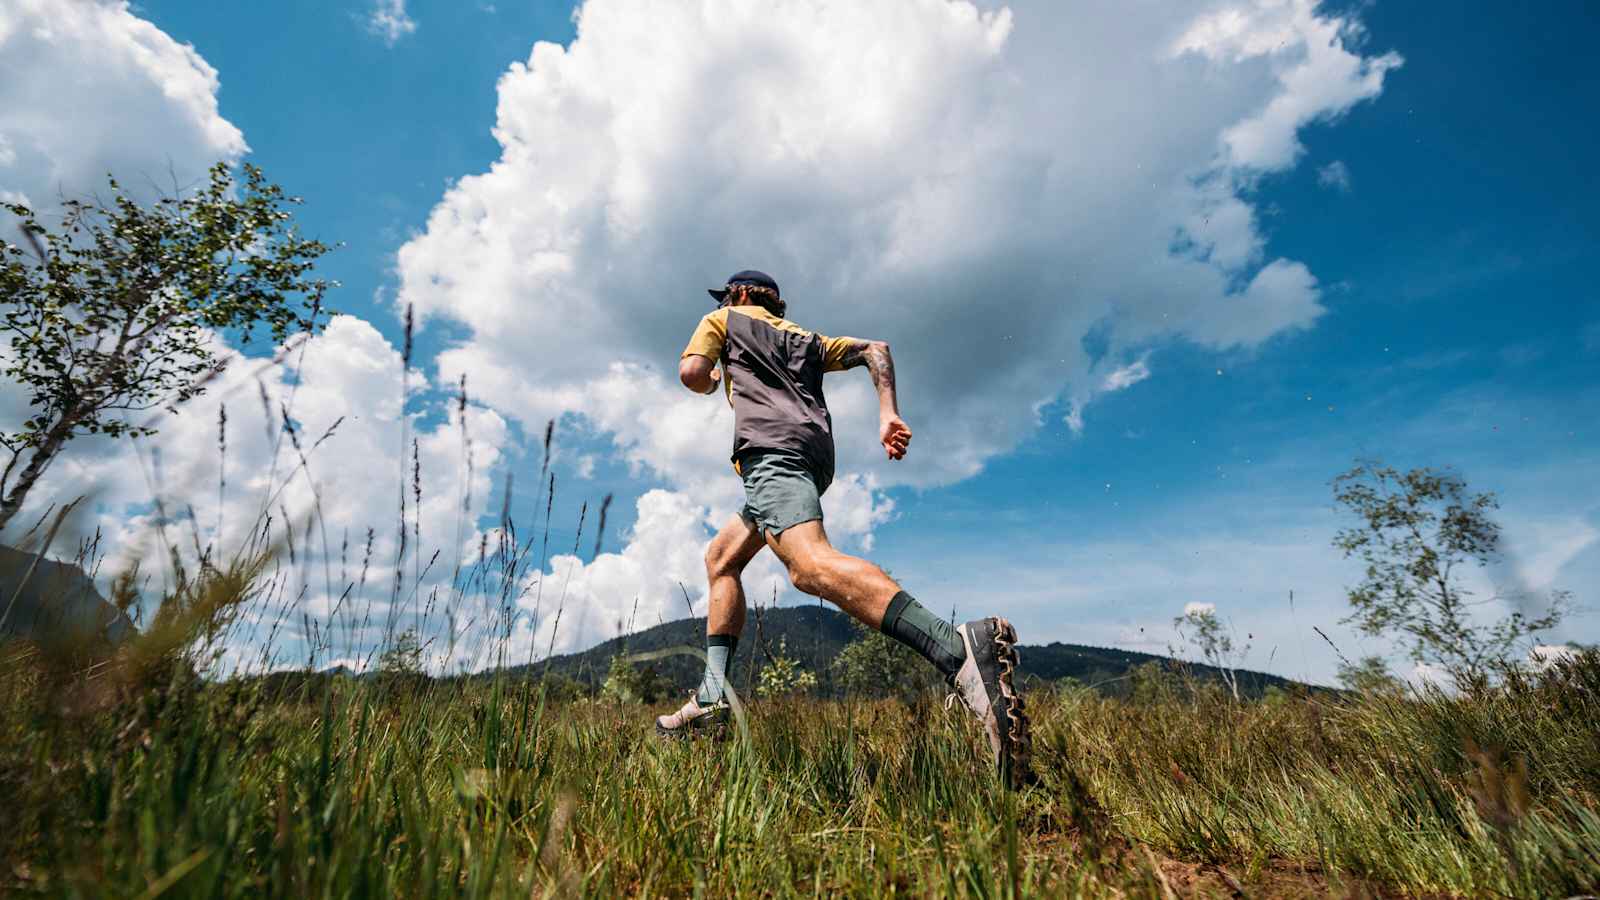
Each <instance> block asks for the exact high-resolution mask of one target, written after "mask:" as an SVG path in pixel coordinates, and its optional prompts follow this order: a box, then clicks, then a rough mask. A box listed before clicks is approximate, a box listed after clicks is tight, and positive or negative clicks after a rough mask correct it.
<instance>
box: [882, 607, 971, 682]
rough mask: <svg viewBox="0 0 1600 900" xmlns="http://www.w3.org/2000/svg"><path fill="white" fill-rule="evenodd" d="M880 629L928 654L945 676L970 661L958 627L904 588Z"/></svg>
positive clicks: (888, 611) (886, 614) (935, 666)
mask: <svg viewBox="0 0 1600 900" xmlns="http://www.w3.org/2000/svg"><path fill="white" fill-rule="evenodd" d="M878 630H879V631H882V632H883V633H884V634H887V635H888V636H890V637H892V638H894V639H895V640H897V641H899V642H900V643H902V644H906V645H908V646H910V647H911V648H912V649H913V650H916V651H917V652H918V653H921V654H922V655H923V656H925V657H927V659H928V662H931V663H933V666H934V668H936V669H938V670H939V673H940V674H941V675H943V676H944V677H945V678H949V677H951V676H952V675H954V674H955V673H956V671H957V670H958V669H960V668H961V664H962V663H964V662H966V660H967V647H966V644H965V643H963V642H962V640H961V635H959V634H957V633H956V629H955V627H954V626H952V625H951V624H950V623H949V622H946V621H945V620H943V619H941V618H939V617H938V616H936V615H934V614H933V613H931V612H929V611H928V609H927V607H925V606H923V605H922V604H921V603H918V602H917V601H916V600H914V599H912V597H911V595H910V594H908V593H906V592H905V591H901V592H900V593H898V594H895V595H894V599H893V600H890V601H889V608H888V609H887V610H884V613H883V624H882V625H880V626H878Z"/></svg>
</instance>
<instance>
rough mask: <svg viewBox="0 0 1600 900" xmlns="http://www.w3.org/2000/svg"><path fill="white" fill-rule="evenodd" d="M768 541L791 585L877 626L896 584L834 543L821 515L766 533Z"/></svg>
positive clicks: (891, 598) (854, 617)
mask: <svg viewBox="0 0 1600 900" xmlns="http://www.w3.org/2000/svg"><path fill="white" fill-rule="evenodd" d="M767 546H769V547H771V548H772V552H773V553H776V554H777V555H778V559H780V560H782V561H783V564H784V565H785V566H787V567H788V569H789V580H790V581H791V582H793V583H794V586H795V588H796V589H798V590H801V591H804V592H805V593H807V594H810V595H812V596H813V597H821V598H823V599H824V600H827V601H828V602H829V603H832V604H834V605H835V606H837V607H839V608H840V609H842V610H844V611H845V613H847V614H848V615H849V616H850V617H851V618H853V619H855V620H856V621H858V622H861V623H862V624H863V625H869V626H871V627H872V628H879V627H882V625H883V614H884V611H885V610H887V609H888V608H889V601H890V600H893V599H894V595H895V594H898V593H900V585H898V584H896V583H895V581H894V579H893V578H890V577H889V576H888V574H887V573H885V572H884V571H883V570H882V569H880V568H878V567H877V566H875V565H873V564H872V563H870V562H867V561H866V560H864V559H859V558H857V557H854V556H851V555H849V554H848V553H842V552H840V551H839V550H837V549H835V548H834V546H833V544H832V543H830V542H829V541H828V534H827V532H826V531H824V530H823V528H822V522H820V521H811V522H801V523H800V524H799V525H794V526H791V527H789V528H787V529H785V530H784V532H783V533H782V534H780V535H772V534H770V533H769V534H768V535H767Z"/></svg>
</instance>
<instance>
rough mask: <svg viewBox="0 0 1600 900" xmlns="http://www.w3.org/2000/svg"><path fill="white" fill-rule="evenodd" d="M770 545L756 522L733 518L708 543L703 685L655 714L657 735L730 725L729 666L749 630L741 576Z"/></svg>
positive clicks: (689, 733) (713, 730)
mask: <svg viewBox="0 0 1600 900" xmlns="http://www.w3.org/2000/svg"><path fill="white" fill-rule="evenodd" d="M764 546H766V544H765V543H764V542H763V541H762V539H761V533H760V532H759V531H757V530H756V527H755V526H754V525H751V524H750V523H749V522H746V521H745V520H744V518H743V517H741V516H734V517H733V518H732V519H731V520H729V522H728V524H726V525H724V526H722V530H721V531H719V532H717V536H716V537H714V538H712V539H711V544H710V545H709V546H708V547H706V580H707V581H708V582H709V584H710V590H708V591H707V593H706V666H705V671H704V674H703V675H702V676H701V678H700V687H699V688H698V689H696V690H695V692H694V696H693V697H690V698H689V701H688V702H687V703H685V704H684V705H683V707H682V708H681V709H679V710H678V711H677V712H674V713H671V714H669V715H664V716H658V717H657V718H656V733H657V734H660V735H662V736H664V737H672V738H681V737H687V736H689V735H693V734H697V733H705V732H707V731H712V732H713V733H714V732H716V731H718V730H720V729H721V728H722V727H723V726H725V725H726V723H727V717H728V706H727V704H725V703H723V699H724V694H725V690H726V688H727V684H728V667H729V665H730V663H731V662H732V661H733V654H734V651H735V650H737V649H738V646H739V634H740V633H741V632H743V631H744V614H745V602H744V586H743V585H742V584H740V583H739V576H740V574H742V573H743V572H744V567H745V566H747V565H749V563H750V560H751V559H753V558H754V557H755V555H756V554H757V553H760V552H761V548H762V547H764Z"/></svg>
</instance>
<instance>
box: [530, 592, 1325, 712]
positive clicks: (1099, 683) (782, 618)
mask: <svg viewBox="0 0 1600 900" xmlns="http://www.w3.org/2000/svg"><path fill="white" fill-rule="evenodd" d="M705 621H706V620H705V619H700V618H696V619H679V620H677V621H673V622H666V623H663V624H661V625H656V626H654V627H651V628H646V629H644V630H643V631H638V632H635V633H633V634H630V635H626V636H623V637H618V638H612V639H611V640H609V641H606V642H604V643H602V644H598V645H596V646H594V647H590V648H589V649H588V650H584V651H583V652H581V653H570V654H566V655H563V656H556V657H552V658H551V659H550V660H549V661H548V663H546V662H543V661H541V662H537V663H534V664H533V666H532V667H531V669H530V667H528V666H518V667H515V668H514V669H512V671H514V672H518V673H527V674H533V675H538V674H539V673H541V672H543V671H545V667H546V665H548V667H549V671H550V672H551V673H552V674H557V675H562V676H565V677H568V678H573V679H575V680H577V681H578V682H579V683H581V684H583V685H584V686H586V687H588V688H590V689H593V688H595V687H598V686H599V684H600V683H601V682H603V681H604V680H605V677H606V673H607V671H608V670H609V669H610V665H611V658H612V657H613V656H615V655H617V654H618V653H627V654H629V655H637V654H648V653H651V652H654V651H661V650H670V649H673V648H680V647H694V648H704V646H705V627H706V626H705ZM860 634H861V632H860V630H859V628H858V627H857V626H856V625H855V624H854V623H853V622H852V621H851V620H850V618H849V617H847V616H845V615H844V614H843V613H840V612H838V611H837V610H834V609H832V608H829V607H819V606H783V607H776V608H772V609H763V610H761V613H760V616H759V619H758V617H757V614H756V609H755V607H751V609H750V615H749V616H748V617H747V619H746V621H745V629H744V634H743V636H742V637H741V638H740V639H739V651H738V655H737V657H735V660H734V666H733V672H732V681H733V684H734V686H735V687H738V688H742V687H744V686H745V685H746V684H747V683H749V682H753V681H754V677H755V674H756V673H757V672H759V670H760V667H761V664H762V663H764V662H765V658H764V653H763V652H762V650H761V647H760V643H761V639H762V638H763V637H764V639H765V643H766V645H767V646H769V647H771V648H772V649H773V651H774V652H776V651H777V649H778V647H779V646H780V644H781V645H784V646H786V647H787V648H788V655H789V656H791V657H794V658H796V659H798V660H799V661H800V662H801V664H802V665H804V666H805V667H806V668H808V669H810V670H811V671H813V672H815V673H816V674H817V678H818V682H819V684H818V686H819V687H820V688H821V689H822V690H823V691H824V692H829V691H831V690H832V687H833V685H832V680H833V679H832V671H831V664H832V663H833V660H834V658H835V657H836V656H838V655H839V651H840V650H842V649H843V648H844V646H845V645H846V644H848V643H850V642H851V641H853V640H855V639H856V638H857V637H858V636H859V635H860ZM1017 650H1018V653H1019V654H1020V655H1021V657H1022V677H1023V678H1024V680H1025V681H1026V680H1033V679H1039V680H1044V681H1055V680H1057V679H1061V678H1075V679H1077V680H1079V681H1081V682H1084V683H1085V684H1089V685H1094V686H1096V687H1097V688H1098V689H1100V690H1101V691H1103V692H1105V693H1111V694H1120V693H1123V692H1125V691H1126V690H1127V689H1128V687H1129V681H1130V679H1129V678H1128V675H1129V674H1130V673H1131V672H1132V671H1133V670H1134V669H1135V668H1136V667H1138V666H1141V665H1144V664H1146V663H1157V664H1161V665H1171V664H1172V663H1173V661H1172V660H1171V659H1170V658H1169V657H1164V656H1155V655H1152V654H1149V653H1137V652H1134V651H1132V650H1116V649H1112V648H1107V647H1088V646H1083V645H1080V644H1063V643H1059V642H1057V643H1051V644H1045V645H1028V644H1023V645H1020V646H1019V647H1018V648H1017ZM638 665H640V666H649V667H653V668H654V669H655V671H656V673H657V674H658V675H660V676H661V677H662V678H664V679H665V680H666V681H667V682H668V683H670V684H671V685H673V686H674V687H676V688H679V689H681V690H684V691H687V690H690V689H691V688H693V687H694V686H695V685H696V684H697V683H699V681H700V674H701V666H702V663H701V662H700V660H699V658H698V657H696V656H694V655H691V654H687V653H685V654H678V655H668V656H663V657H661V658H657V659H651V660H648V661H641V662H639V663H638ZM1185 665H1186V666H1188V669H1189V671H1190V672H1191V673H1192V674H1194V675H1195V676H1196V677H1199V678H1202V679H1220V678H1221V676H1222V673H1221V672H1220V670H1218V669H1214V668H1212V667H1211V666H1206V665H1200V664H1193V663H1189V664H1185ZM1236 675H1237V678H1238V681H1239V691H1240V693H1241V694H1246V695H1249V696H1259V695H1260V694H1261V693H1262V692H1263V691H1264V690H1266V688H1268V687H1277V688H1280V689H1282V690H1290V689H1293V688H1296V687H1302V688H1303V687H1304V686H1303V685H1300V684H1299V683H1298V682H1295V681H1291V680H1289V679H1287V678H1280V677H1278V676H1276V675H1269V674H1266V673H1264V672H1249V671H1243V670H1240V671H1238V672H1237V673H1236Z"/></svg>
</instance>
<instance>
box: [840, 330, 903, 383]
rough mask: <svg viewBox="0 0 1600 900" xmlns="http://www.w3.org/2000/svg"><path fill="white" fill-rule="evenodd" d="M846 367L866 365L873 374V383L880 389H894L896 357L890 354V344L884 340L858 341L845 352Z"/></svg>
mask: <svg viewBox="0 0 1600 900" xmlns="http://www.w3.org/2000/svg"><path fill="white" fill-rule="evenodd" d="M843 362H844V367H845V368H847V369H854V368H856V367H857V366H866V367H867V371H868V372H869V373H870V374H871V375H872V384H873V386H874V387H876V388H877V389H878V390H879V391H884V390H888V391H891V392H892V391H893V390H894V357H892V356H890V355H889V345H888V344H885V343H884V342H882V341H857V342H856V343H855V344H854V345H853V346H852V347H851V348H850V349H849V350H847V351H846V352H845V354H844V359H843Z"/></svg>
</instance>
